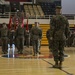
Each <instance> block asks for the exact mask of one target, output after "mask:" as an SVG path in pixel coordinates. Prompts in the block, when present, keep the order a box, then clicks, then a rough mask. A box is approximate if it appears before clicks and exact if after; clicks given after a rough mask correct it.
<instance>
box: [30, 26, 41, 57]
mask: <svg viewBox="0 0 75 75" xmlns="http://www.w3.org/2000/svg"><path fill="white" fill-rule="evenodd" d="M41 38H42V29H41V28H40V27H38V26H34V27H32V29H31V40H32V45H33V51H34V56H35V55H36V54H38V53H39V48H40V41H41Z"/></svg>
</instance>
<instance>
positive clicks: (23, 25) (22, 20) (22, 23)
mask: <svg viewBox="0 0 75 75" xmlns="http://www.w3.org/2000/svg"><path fill="white" fill-rule="evenodd" d="M22 27H24V18H22Z"/></svg>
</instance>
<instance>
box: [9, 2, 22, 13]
mask: <svg viewBox="0 0 75 75" xmlns="http://www.w3.org/2000/svg"><path fill="white" fill-rule="evenodd" d="M10 8H11V12H16V11H17V10H21V8H20V2H10Z"/></svg>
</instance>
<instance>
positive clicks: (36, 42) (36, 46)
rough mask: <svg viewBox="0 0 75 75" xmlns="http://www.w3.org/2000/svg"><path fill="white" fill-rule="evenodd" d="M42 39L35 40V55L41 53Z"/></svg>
mask: <svg viewBox="0 0 75 75" xmlns="http://www.w3.org/2000/svg"><path fill="white" fill-rule="evenodd" d="M40 43H41V42H40V40H33V43H32V45H33V52H34V55H35V54H37V53H39V49H40Z"/></svg>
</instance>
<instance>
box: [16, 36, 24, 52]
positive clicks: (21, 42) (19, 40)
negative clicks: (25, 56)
mask: <svg viewBox="0 0 75 75" xmlns="http://www.w3.org/2000/svg"><path fill="white" fill-rule="evenodd" d="M16 43H17V49H18V52H20V53H22V51H23V46H24V37H21V38H20V37H19V38H17V42H16Z"/></svg>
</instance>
